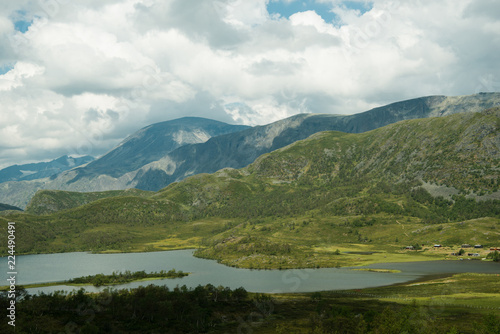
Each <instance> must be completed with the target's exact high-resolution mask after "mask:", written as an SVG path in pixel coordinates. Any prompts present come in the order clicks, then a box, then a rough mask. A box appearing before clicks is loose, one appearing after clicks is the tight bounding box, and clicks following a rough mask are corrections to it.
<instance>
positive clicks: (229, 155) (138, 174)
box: [0, 93, 500, 207]
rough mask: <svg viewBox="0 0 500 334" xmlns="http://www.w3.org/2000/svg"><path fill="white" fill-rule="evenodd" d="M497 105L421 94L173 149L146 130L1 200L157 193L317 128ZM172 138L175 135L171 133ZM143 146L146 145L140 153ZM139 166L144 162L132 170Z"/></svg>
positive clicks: (9, 190) (492, 98) (356, 128)
mask: <svg viewBox="0 0 500 334" xmlns="http://www.w3.org/2000/svg"><path fill="white" fill-rule="evenodd" d="M497 105H500V93H481V94H476V95H471V96H460V97H444V96H430V97H422V98H418V99H413V100H408V101H402V102H397V103H393V104H390V105H388V106H384V107H380V108H375V109H373V110H370V111H367V112H364V113H361V114H355V115H351V116H340V115H315V114H304V115H297V116H293V117H290V118H288V119H284V120H281V121H278V122H275V123H272V124H269V125H265V126H257V127H254V128H248V129H245V130H242V131H237V132H232V133H227V134H224V135H219V136H215V137H212V138H210V139H209V140H208V141H206V142H204V143H198V144H186V145H183V146H181V147H178V148H177V149H174V150H173V151H171V152H167V151H166V150H165V151H163V150H162V149H161V148H160V146H161V145H159V144H157V143H161V142H162V140H163V139H157V137H158V136H157V135H154V133H153V132H151V136H150V135H148V134H147V133H144V132H148V131H150V130H151V129H149V128H146V129H145V131H142V132H141V131H140V132H139V133H138V134H137V135H136V136H131V137H129V138H128V140H126V141H125V142H124V143H123V144H122V145H120V146H119V147H118V148H117V149H116V150H113V151H112V152H110V153H109V154H108V155H106V156H104V157H102V158H101V159H98V160H96V161H95V162H93V163H92V164H89V165H88V166H86V167H85V168H80V169H75V170H71V171H67V172H64V173H62V174H59V175H58V177H57V178H55V179H51V180H36V181H37V182H33V183H31V184H30V183H23V182H15V183H9V184H0V202H1V201H3V202H5V203H9V204H13V205H17V206H20V207H24V206H25V205H26V204H27V203H28V201H29V199H30V198H31V196H33V195H34V193H35V192H36V190H37V189H59V190H68V191H80V192H92V191H106V190H119V189H127V188H134V187H135V188H139V189H143V190H152V191H157V190H159V189H161V188H163V187H165V186H167V185H168V184H170V183H172V182H177V181H180V180H182V179H184V178H186V177H188V176H190V175H195V174H199V173H212V172H215V171H217V170H219V169H222V168H226V167H231V168H242V167H245V166H247V165H248V164H250V163H252V162H253V161H254V160H255V159H256V158H257V157H259V156H260V155H262V154H264V153H268V152H271V151H273V150H276V149H279V148H281V147H284V146H287V145H289V144H291V143H293V142H295V141H297V140H302V139H305V138H307V137H309V136H310V135H312V134H314V133H317V132H321V131H327V130H328V131H330V130H337V131H344V132H353V133H358V132H364V131H369V130H372V129H375V128H379V127H381V126H384V125H387V124H392V123H395V122H398V121H401V120H407V119H415V118H426V117H439V116H446V115H449V114H454V113H459V112H464V111H466V112H478V111H481V110H484V109H487V108H490V107H494V106H497ZM172 122H174V121H172ZM191 122H192V119H189V122H187V123H191ZM167 123H169V122H167ZM160 124H162V123H160ZM183 126H185V125H183ZM178 128H179V127H177V128H175V129H178ZM148 129H149V130H148ZM146 130H147V131H146ZM233 130H235V131H236V129H233ZM176 131H177V130H176ZM174 132H175V131H174ZM160 133H161V131H160ZM177 133H178V132H177ZM171 137H172V138H173V139H175V136H173V135H171ZM207 137H208V136H207ZM137 138H139V139H137ZM162 138H163V137H162ZM191 138H192V137H191ZM136 139H137V140H136ZM179 141H180V142H182V143H188V142H190V140H179ZM140 143H144V145H139V144H140ZM129 145H130V146H129ZM142 147H147V148H146V149H144V151H141V148H142ZM142 164H145V165H143V166H142V167H140V168H138V169H136V170H133V169H134V168H136V167H138V166H140V165H142Z"/></svg>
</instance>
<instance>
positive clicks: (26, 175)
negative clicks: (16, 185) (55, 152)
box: [0, 155, 94, 183]
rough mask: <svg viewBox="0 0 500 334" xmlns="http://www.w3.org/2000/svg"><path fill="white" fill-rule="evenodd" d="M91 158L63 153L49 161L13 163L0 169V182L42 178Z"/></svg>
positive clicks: (84, 162) (89, 160) (91, 158)
mask: <svg viewBox="0 0 500 334" xmlns="http://www.w3.org/2000/svg"><path fill="white" fill-rule="evenodd" d="M93 160H94V158H93V157H91V156H88V155H87V156H84V157H80V158H72V157H68V156H67V155H65V156H62V157H60V158H58V159H55V160H52V161H49V162H38V163H31V164H26V165H14V166H10V167H7V168H4V169H2V170H0V183H2V182H8V181H28V180H36V179H42V178H45V177H50V176H52V175H55V174H59V173H61V172H64V171H66V170H68V169H71V168H74V167H78V166H81V165H83V164H86V163H89V162H91V161H93Z"/></svg>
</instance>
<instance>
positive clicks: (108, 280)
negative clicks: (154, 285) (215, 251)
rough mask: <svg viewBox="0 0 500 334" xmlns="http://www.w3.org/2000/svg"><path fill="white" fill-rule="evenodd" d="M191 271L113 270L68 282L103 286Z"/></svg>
mask: <svg viewBox="0 0 500 334" xmlns="http://www.w3.org/2000/svg"><path fill="white" fill-rule="evenodd" d="M188 275H189V273H185V272H183V271H176V270H175V269H172V270H169V271H165V270H161V271H160V272H156V271H155V272H152V273H149V274H148V273H146V272H145V271H144V270H142V271H136V272H134V273H132V272H131V271H130V270H127V271H125V272H124V273H122V272H119V273H115V272H113V273H112V274H111V275H104V274H97V275H89V276H84V277H78V278H73V279H70V280H68V281H66V283H69V284H92V285H93V286H102V285H117V284H125V283H130V282H133V281H141V280H151V279H162V278H181V277H184V276H188Z"/></svg>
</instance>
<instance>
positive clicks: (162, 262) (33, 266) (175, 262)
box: [0, 250, 500, 293]
mask: <svg viewBox="0 0 500 334" xmlns="http://www.w3.org/2000/svg"><path fill="white" fill-rule="evenodd" d="M193 252H194V250H178V251H166V252H151V253H122V254H91V253H82V252H78V253H62V254H39V255H21V256H16V268H17V272H18V274H17V277H16V278H17V282H16V283H17V285H21V284H34V283H47V282H58V281H64V280H68V279H70V278H76V277H81V276H87V275H95V274H100V273H103V274H111V273H112V272H113V271H115V272H120V271H121V272H124V271H126V270H130V271H132V272H134V271H141V270H144V271H146V272H147V273H149V272H154V271H160V270H166V271H167V270H170V269H176V270H182V271H184V272H189V273H191V274H190V275H189V276H187V277H183V278H176V279H163V280H154V281H143V282H132V283H129V284H124V285H119V286H113V288H134V287H138V286H140V285H148V284H156V285H166V286H168V287H169V288H174V287H176V286H178V285H179V286H182V285H186V286H187V287H196V286H198V285H206V284H209V283H210V284H213V285H215V286H219V285H222V286H227V287H230V288H232V289H235V288H238V287H244V288H245V289H246V290H247V291H250V292H261V293H288V292H313V291H324V290H348V289H362V288H368V287H377V286H385V285H391V284H396V283H404V282H408V281H412V280H416V279H418V278H421V277H423V276H425V275H430V274H451V273H464V272H475V273H491V274H500V264H498V263H493V262H481V261H467V260H465V261H429V262H407V263H385V264H374V265H370V266H367V267H366V268H380V269H397V270H401V271H402V272H401V273H377V272H368V271H356V270H350V269H348V268H322V269H292V270H251V269H238V268H231V267H227V266H224V265H222V264H219V263H217V262H216V261H212V260H204V259H199V258H196V257H194V256H193ZM0 266H1V268H4V269H3V270H2V271H3V272H4V274H3V275H4V276H5V275H6V272H7V257H2V258H0ZM6 278H7V277H6ZM6 278H5V279H6ZM3 282H5V283H4V284H1V285H7V283H6V281H5V280H4V281H3ZM74 289H76V288H75V287H71V286H64V285H62V286H51V287H43V288H33V289H28V291H29V292H30V293H37V292H41V291H43V292H45V293H49V292H53V291H56V290H65V291H72V290H74ZM85 289H86V290H87V291H101V290H103V289H104V287H101V288H95V287H92V286H88V287H85Z"/></svg>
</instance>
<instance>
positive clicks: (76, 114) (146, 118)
mask: <svg viewBox="0 0 500 334" xmlns="http://www.w3.org/2000/svg"><path fill="white" fill-rule="evenodd" d="M273 1H275V0H273ZM282 1H283V2H285V3H286V2H293V1H290V0H282ZM316 1H317V2H320V3H323V4H328V5H329V6H330V10H331V11H332V12H333V13H335V15H336V17H337V18H338V19H337V20H335V22H333V23H332V22H327V21H325V20H324V19H323V18H322V16H321V14H322V13H317V12H315V11H313V10H304V11H301V12H297V13H295V14H293V15H291V16H289V17H288V18H286V17H277V16H275V15H270V14H269V13H268V12H267V7H266V6H267V4H268V2H269V1H268V0H252V1H246V0H245V1H243V0H207V1H199V0H112V1H98V0H81V1H77V2H73V1H68V0H50V1H49V0H45V1H38V0H37V1H35V0H21V1H15V2H13V1H12V2H3V3H2V4H1V5H0V9H2V10H1V11H0V45H1V47H0V69H2V68H4V69H5V68H7V69H10V70H9V71H8V72H6V73H4V74H1V75H0V101H1V106H0V152H1V154H0V167H5V166H6V165H9V164H12V163H23V162H27V161H34V160H41V159H47V158H55V157H57V156H58V155H62V154H66V153H68V154H92V155H99V154H102V153H104V152H105V151H107V150H109V149H110V148H112V146H113V145H115V144H117V143H118V142H119V141H120V140H121V139H122V138H123V137H124V136H126V135H127V134H130V133H131V132H133V131H135V130H137V129H138V128H140V127H143V126H146V125H148V124H150V123H154V122H159V121H163V120H168V119H172V118H177V117H182V116H202V117H207V118H215V119H218V120H221V121H227V122H235V123H245V124H263V123H269V122H272V121H275V120H277V119H281V118H284V117H287V116H291V115H293V114H296V113H303V112H314V113H322V112H323V113H338V114H350V113H356V112H361V111H364V110H367V109H369V108H371V107H375V106H378V105H382V104H385V103H390V102H393V101H396V100H402V99H406V98H412V97H418V96H422V95H433V94H445V95H461V94H472V93H475V92H478V91H491V90H496V91H498V90H500V79H499V75H500V73H499V71H500V70H499V68H498V66H497V65H498V59H497V58H498V54H500V20H499V18H498V15H496V13H498V12H499V10H500V5H499V3H498V1H495V0H437V1H436V0H432V1H431V0H409V1H393V0H373V1H364V0H363V1H354V2H357V3H360V4H363V5H365V8H367V10H366V11H360V10H356V9H352V7H349V6H347V5H346V4H344V1H340V0H316ZM350 3H351V4H352V3H353V1H350ZM19 21H26V22H30V24H31V25H30V26H29V28H28V30H27V31H25V32H22V31H19V30H20V29H16V28H15V27H16V22H17V23H18V24H19ZM3 72H5V70H4V71H3ZM0 73H2V72H0Z"/></svg>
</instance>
